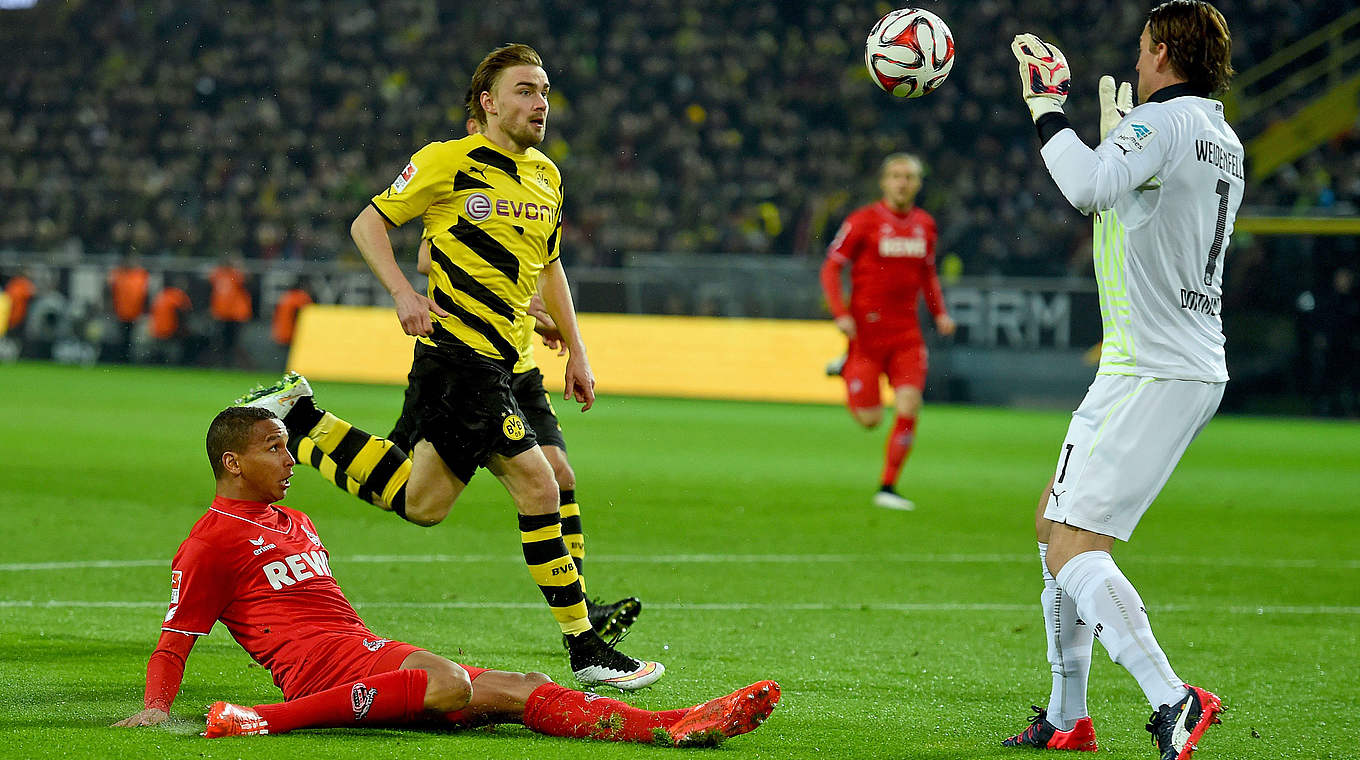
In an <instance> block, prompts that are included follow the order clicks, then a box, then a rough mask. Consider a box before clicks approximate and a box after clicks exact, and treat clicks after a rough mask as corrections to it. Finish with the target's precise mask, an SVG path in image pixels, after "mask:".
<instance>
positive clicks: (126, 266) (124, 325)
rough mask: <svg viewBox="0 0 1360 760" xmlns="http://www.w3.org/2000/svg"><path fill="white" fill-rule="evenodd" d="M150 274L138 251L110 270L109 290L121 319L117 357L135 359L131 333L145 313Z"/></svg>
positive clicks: (117, 359) (118, 358)
mask: <svg viewBox="0 0 1360 760" xmlns="http://www.w3.org/2000/svg"><path fill="white" fill-rule="evenodd" d="M149 278H150V275H149V274H148V273H147V271H146V269H144V268H142V265H141V262H140V260H139V257H138V256H137V255H136V254H129V255H127V256H125V257H124V258H123V262H122V263H121V264H119V265H118V266H116V267H114V268H113V269H111V270H109V294H110V295H111V296H112V298H111V302H112V304H113V316H114V318H115V319H117V320H118V346H117V353H116V354H115V355H114V356H113V360H114V361H120V362H126V361H131V360H132V333H133V330H134V329H136V327H137V320H139V319H141V318H142V315H143V314H145V313H146V292H147V281H148V279H149Z"/></svg>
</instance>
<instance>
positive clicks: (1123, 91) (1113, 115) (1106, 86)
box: [1097, 74, 1133, 141]
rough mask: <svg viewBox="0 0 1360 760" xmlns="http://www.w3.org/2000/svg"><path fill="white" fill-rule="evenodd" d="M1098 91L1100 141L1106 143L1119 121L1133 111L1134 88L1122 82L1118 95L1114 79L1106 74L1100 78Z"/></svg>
mask: <svg viewBox="0 0 1360 760" xmlns="http://www.w3.org/2000/svg"><path fill="white" fill-rule="evenodd" d="M1097 89H1098V91H1099V93H1100V139H1101V140H1102V141H1104V139H1105V138H1106V137H1109V136H1110V133H1111V132H1113V131H1114V128H1115V126H1116V125H1117V124H1119V120H1120V119H1122V118H1124V117H1125V116H1127V115H1128V113H1129V111H1132V110H1133V87H1132V86H1130V85H1129V83H1128V82H1120V83H1119V91H1118V93H1116V92H1115V88H1114V77H1112V76H1110V75H1109V74H1106V75H1105V76H1103V77H1101V78H1100V86H1099V88H1097Z"/></svg>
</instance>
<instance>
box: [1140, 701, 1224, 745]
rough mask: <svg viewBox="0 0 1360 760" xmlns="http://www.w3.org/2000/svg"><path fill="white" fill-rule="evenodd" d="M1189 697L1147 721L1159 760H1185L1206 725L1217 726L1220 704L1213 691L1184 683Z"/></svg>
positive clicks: (1159, 710) (1166, 707)
mask: <svg viewBox="0 0 1360 760" xmlns="http://www.w3.org/2000/svg"><path fill="white" fill-rule="evenodd" d="M1185 688H1186V689H1188V690H1189V692H1190V693H1189V694H1186V695H1185V698H1184V699H1182V700H1181V701H1179V702H1177V703H1176V704H1174V705H1162V706H1161V707H1160V708H1158V709H1157V712H1154V713H1153V714H1152V717H1150V718H1148V724H1147V730H1148V731H1149V732H1151V733H1152V740H1153V741H1154V742H1156V743H1157V751H1158V752H1159V753H1161V755H1160V757H1161V760H1189V758H1190V756H1191V755H1194V754H1195V749H1196V746H1195V745H1196V744H1198V743H1199V740H1200V737H1202V736H1204V732H1205V731H1207V730H1209V726H1212V725H1214V724H1215V723H1220V722H1222V721H1220V720H1219V717H1218V715H1219V713H1221V712H1223V702H1222V700H1220V699H1219V698H1218V696H1217V695H1215V694H1214V693H1213V692H1209V691H1206V690H1204V689H1201V688H1199V687H1198V686H1191V685H1190V684H1186V685H1185Z"/></svg>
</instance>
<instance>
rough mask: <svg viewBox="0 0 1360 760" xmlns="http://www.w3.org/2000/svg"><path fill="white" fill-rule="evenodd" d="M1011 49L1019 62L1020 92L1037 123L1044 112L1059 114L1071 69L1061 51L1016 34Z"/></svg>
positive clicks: (1067, 89) (1037, 40)
mask: <svg viewBox="0 0 1360 760" xmlns="http://www.w3.org/2000/svg"><path fill="white" fill-rule="evenodd" d="M1011 52H1012V53H1014V54H1015V59H1016V60H1017V61H1019V62H1020V94H1021V96H1022V97H1024V99H1025V105H1026V106H1029V113H1030V117H1031V118H1033V119H1034V120H1035V121H1036V122H1037V121H1038V120H1039V117H1040V116H1043V115H1044V114H1047V113H1061V112H1062V106H1063V103H1064V102H1065V101H1066V100H1067V93H1068V91H1069V90H1071V89H1072V71H1071V70H1070V69H1068V68H1067V59H1066V58H1064V57H1063V54H1062V51H1061V50H1059V49H1058V48H1056V47H1054V46H1053V45H1050V44H1048V43H1046V42H1044V41H1043V40H1041V39H1039V38H1038V37H1036V36H1034V35H1032V34H1017V35H1015V39H1014V40H1011Z"/></svg>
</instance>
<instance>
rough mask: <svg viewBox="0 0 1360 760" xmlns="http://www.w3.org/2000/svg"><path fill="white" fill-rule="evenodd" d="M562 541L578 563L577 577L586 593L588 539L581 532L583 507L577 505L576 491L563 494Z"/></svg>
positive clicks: (582, 591)
mask: <svg viewBox="0 0 1360 760" xmlns="http://www.w3.org/2000/svg"><path fill="white" fill-rule="evenodd" d="M561 503H562V509H561V512H562V541H563V542H565V543H566V545H567V552H568V553H570V554H571V558H572V559H573V560H574V561H575V562H576V576H577V577H578V578H580V579H581V593H582V594H584V593H585V592H586V568H585V561H586V537H585V534H584V533H583V532H582V531H581V505H580V504H577V503H576V490H575V489H571V490H567V491H563V492H562V502H561Z"/></svg>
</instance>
